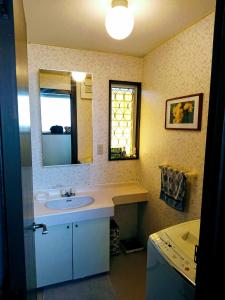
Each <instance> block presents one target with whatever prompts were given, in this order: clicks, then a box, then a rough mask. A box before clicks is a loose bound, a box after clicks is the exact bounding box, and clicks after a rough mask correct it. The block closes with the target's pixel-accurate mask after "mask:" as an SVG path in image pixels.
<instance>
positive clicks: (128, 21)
mask: <svg viewBox="0 0 225 300" xmlns="http://www.w3.org/2000/svg"><path fill="white" fill-rule="evenodd" d="M105 27H106V30H107V32H108V34H109V35H110V36H111V37H112V38H114V39H116V40H123V39H125V38H126V37H128V36H129V35H130V34H131V32H132V30H133V27H134V17H133V15H132V13H131V11H130V10H129V8H128V7H125V6H115V7H112V8H111V9H110V11H109V13H108V15H107V16H106V20H105Z"/></svg>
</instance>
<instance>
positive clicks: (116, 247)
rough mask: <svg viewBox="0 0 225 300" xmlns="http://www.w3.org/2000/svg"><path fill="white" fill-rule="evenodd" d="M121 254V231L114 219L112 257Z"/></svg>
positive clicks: (111, 232)
mask: <svg viewBox="0 0 225 300" xmlns="http://www.w3.org/2000/svg"><path fill="white" fill-rule="evenodd" d="M119 254H120V229H119V226H118V225H117V223H116V222H115V220H114V219H111V220H110V255H112V256H113V255H119Z"/></svg>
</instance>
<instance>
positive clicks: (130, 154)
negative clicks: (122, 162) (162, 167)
mask: <svg viewBox="0 0 225 300" xmlns="http://www.w3.org/2000/svg"><path fill="white" fill-rule="evenodd" d="M137 95H138V87H137V86H135V85H134V86H133V85H125V84H112V85H111V101H110V102H111V120H110V121H111V128H110V129H111V130H110V131H111V137H110V159H111V160H113V159H129V158H137V149H136V140H137V139H136V128H137V126H136V125H137Z"/></svg>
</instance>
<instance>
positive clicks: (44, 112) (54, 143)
mask: <svg viewBox="0 0 225 300" xmlns="http://www.w3.org/2000/svg"><path fill="white" fill-rule="evenodd" d="M39 75H40V101H41V130H42V157H43V165H44V166H52V165H68V164H83V163H91V162H92V152H93V145H92V75H91V74H85V73H83V75H82V76H83V78H82V77H81V76H80V77H79V76H78V77H77V75H81V72H64V71H50V70H40V72H39Z"/></svg>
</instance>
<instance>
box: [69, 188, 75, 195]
mask: <svg viewBox="0 0 225 300" xmlns="http://www.w3.org/2000/svg"><path fill="white" fill-rule="evenodd" d="M70 195H71V196H75V195H76V192H75V189H74V188H72V187H71V188H70Z"/></svg>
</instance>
